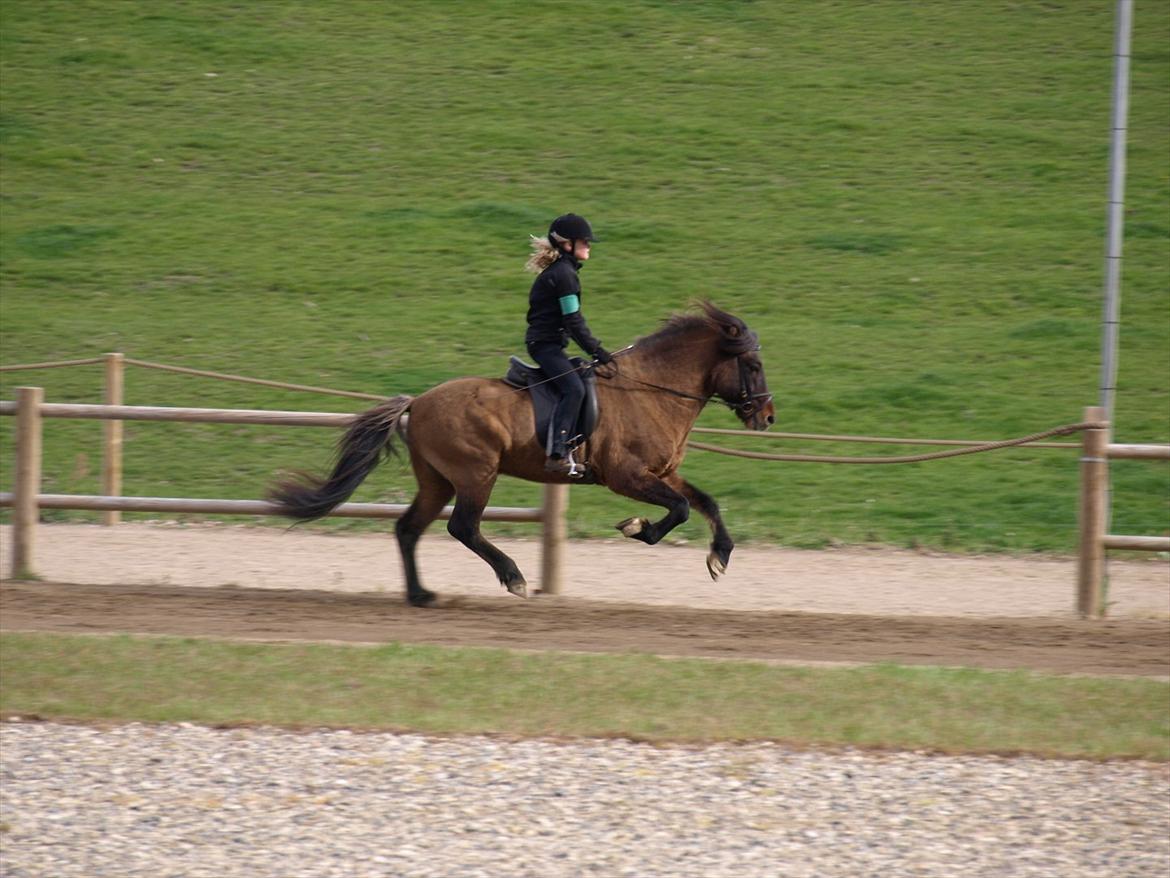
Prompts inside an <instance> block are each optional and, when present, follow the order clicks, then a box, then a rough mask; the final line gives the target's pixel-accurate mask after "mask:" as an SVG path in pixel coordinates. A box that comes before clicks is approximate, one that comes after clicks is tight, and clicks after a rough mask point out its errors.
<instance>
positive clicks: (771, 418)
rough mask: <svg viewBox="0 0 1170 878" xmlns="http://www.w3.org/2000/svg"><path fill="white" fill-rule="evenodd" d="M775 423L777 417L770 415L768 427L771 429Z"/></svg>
mask: <svg viewBox="0 0 1170 878" xmlns="http://www.w3.org/2000/svg"><path fill="white" fill-rule="evenodd" d="M774 423H776V416H775V415H768V426H769V427H771V426H772V425H773V424H774Z"/></svg>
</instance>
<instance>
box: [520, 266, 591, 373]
mask: <svg viewBox="0 0 1170 878" xmlns="http://www.w3.org/2000/svg"><path fill="white" fill-rule="evenodd" d="M580 267H581V263H580V262H578V261H577V260H576V259H575V258H574V257H573V256H572V254H569V253H562V254H561V256H560V258H559V259H557V261H556V262H554V263H553V264H552V265H550V266H549V267H548V268H546V269H545V270H544V271H542V272H541V273H540V275H539V276H538V277H537V278H536V280H534V281H533V282H532V290H531V291H530V292H529V293H528V332H527V333H526V334H525V336H524V343H525V344H526V345H531V344H539V343H541V342H554V343H556V344H559V345H560V346H561V347H568V345H569V339H570V338H572V339H573V341H575V342H577V344H578V345H580V346H581V349H582V350H584V351H585V352H586V353H587V354H589V355H590V356H594V355H595V354H596V353H597V351H598V350H599V349H600V348H601V342H599V341H598V340H597V339H595V338H594V337H593V334H592V333H591V332H590V331H589V327H588V326H587V325H586V324H585V317H584V316H583V315H582V314H581V281H580V280H579V279H578V278H577V270H578V269H579V268H580Z"/></svg>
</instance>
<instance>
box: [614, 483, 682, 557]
mask: <svg viewBox="0 0 1170 878" xmlns="http://www.w3.org/2000/svg"><path fill="white" fill-rule="evenodd" d="M606 487H608V488H609V489H610V490H611V491H613V492H614V493H617V494H622V495H623V496H626V497H632V498H633V499H635V500H641V501H642V502H643V503H652V504H653V505H655V506H662V507H664V508H665V509H666V515H665V516H664V517H663V518H661V519H660V520H658V521H650V520H648V519H645V518H627V519H626V520H625V521H623V522H621V523H619V524H618V525H617V529H618V530H620V531H621V532H622V533H623V534H625V535H626V536H627V537H630V538H631V539H635V540H641V541H642V542H644V543H646V544H648V545H651V546H653V545H654V544H655V543H657V542H658V541H659V540H661V539H662V538H663V537H664V536H666V535H667V534H668V533H670V532H671V531H672V530H674V529H675V528H676V527H678V526H679V525H680V524H682V523H683V522H684V521H686V520H687V519H688V518H689V517H690V514H691V504H690V503H689V502H688V501H687V498H686V497H684V496H683V495H682V494H680V493H679V492H678V491H676V490H675V489H674V488H672V487H671V486H670V485H669V484H667V483H666V481H664V480H663V479H660V478H658V476H655V475H653V474H652V473H650V472H649V471H648V470H646V469H639V470H630V471H626V472H624V473H620V474H618V475H617V477H616V478H610V479H607V480H606Z"/></svg>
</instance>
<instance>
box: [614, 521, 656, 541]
mask: <svg viewBox="0 0 1170 878" xmlns="http://www.w3.org/2000/svg"><path fill="white" fill-rule="evenodd" d="M649 523H650V522H648V521H647V520H646V519H644V518H627V519H626V520H625V521H623V522H621V523H620V524H618V525H617V529H618V530H620V531H621V532H622V535H623V536H627V537H636V536H637V535H638V534H640V533H641V532H642V531H643V530H644V529H645V527H646V525H648V524H649Z"/></svg>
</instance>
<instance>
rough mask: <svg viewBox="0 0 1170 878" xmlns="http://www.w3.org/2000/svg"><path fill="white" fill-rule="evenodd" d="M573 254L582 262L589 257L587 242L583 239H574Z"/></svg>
mask: <svg viewBox="0 0 1170 878" xmlns="http://www.w3.org/2000/svg"><path fill="white" fill-rule="evenodd" d="M573 255H574V256H576V257H577V260H578V261H580V262H584V261H585V260H586V259H588V258H589V242H588V241H583V240H577V241H574V242H573Z"/></svg>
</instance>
